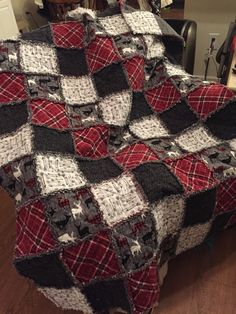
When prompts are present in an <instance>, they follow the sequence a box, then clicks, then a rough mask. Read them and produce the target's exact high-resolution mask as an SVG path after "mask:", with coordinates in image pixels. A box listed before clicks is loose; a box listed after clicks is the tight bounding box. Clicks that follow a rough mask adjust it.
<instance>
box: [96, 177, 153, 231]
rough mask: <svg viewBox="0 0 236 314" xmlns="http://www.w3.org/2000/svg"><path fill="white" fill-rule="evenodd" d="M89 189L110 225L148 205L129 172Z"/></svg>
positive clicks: (140, 210)
mask: <svg viewBox="0 0 236 314" xmlns="http://www.w3.org/2000/svg"><path fill="white" fill-rule="evenodd" d="M91 191H92V193H93V195H94V197H95V199H96V200H97V202H98V204H99V206H100V209H101V211H102V212H103V216H104V219H105V220H106V221H107V223H108V224H109V225H110V226H112V225H114V224H116V223H118V222H120V221H123V220H125V219H127V218H128V217H130V216H132V215H134V214H136V213H138V212H142V211H143V210H144V209H147V206H148V205H147V203H146V202H145V201H144V199H143V197H142V196H141V194H140V193H139V192H138V189H137V187H136V185H135V183H134V180H133V178H132V176H130V175H129V174H124V175H121V176H120V177H118V178H115V179H111V180H108V181H104V182H102V183H100V184H97V185H95V186H92V188H91Z"/></svg>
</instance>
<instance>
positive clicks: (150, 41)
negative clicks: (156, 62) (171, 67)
mask: <svg viewBox="0 0 236 314" xmlns="http://www.w3.org/2000/svg"><path fill="white" fill-rule="evenodd" d="M143 37H144V41H145V43H146V46H147V53H146V57H147V59H153V58H157V59H163V58H164V53H165V47H164V45H163V43H162V42H161V41H160V40H159V39H157V38H156V37H154V36H152V35H144V36H143Z"/></svg>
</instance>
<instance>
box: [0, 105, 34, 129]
mask: <svg viewBox="0 0 236 314" xmlns="http://www.w3.org/2000/svg"><path fill="white" fill-rule="evenodd" d="M15 117H17V119H15ZM27 121H28V110H27V103H26V102H25V101H24V102H21V103H17V104H8V105H3V106H1V107H0V135H2V134H4V133H10V132H13V131H15V130H16V129H18V128H19V127H21V126H22V125H23V124H25V123H26V122H27Z"/></svg>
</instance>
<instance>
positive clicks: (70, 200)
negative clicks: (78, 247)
mask: <svg viewBox="0 0 236 314" xmlns="http://www.w3.org/2000/svg"><path fill="white" fill-rule="evenodd" d="M46 202H47V217H48V220H49V222H50V225H51V226H52V230H53V233H54V235H55V237H56V238H57V240H58V242H60V243H62V244H71V243H75V242H78V241H79V240H83V239H85V238H88V237H91V236H92V235H93V234H95V233H96V232H97V231H98V230H100V229H101V228H102V227H103V225H102V218H101V214H100V211H99V209H98V206H97V204H96V203H95V201H94V199H93V197H92V195H91V193H90V191H89V190H88V189H81V190H76V191H73V192H63V193H57V194H55V195H52V196H49V197H48V198H47V199H46Z"/></svg>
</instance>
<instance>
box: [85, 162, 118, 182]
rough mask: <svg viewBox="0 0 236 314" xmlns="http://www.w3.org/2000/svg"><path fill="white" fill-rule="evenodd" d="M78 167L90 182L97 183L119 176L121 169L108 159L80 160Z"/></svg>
mask: <svg viewBox="0 0 236 314" xmlns="http://www.w3.org/2000/svg"><path fill="white" fill-rule="evenodd" d="M79 168H80V169H81V170H82V172H83V173H84V175H85V177H86V178H87V179H88V180H89V181H90V182H91V183H98V182H101V181H103V180H108V179H111V178H114V177H117V176H119V175H120V174H121V173H122V170H121V169H120V168H119V167H118V166H117V165H116V164H115V163H114V162H113V161H112V160H111V159H110V158H104V159H99V160H89V161H88V160H80V161H79Z"/></svg>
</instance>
